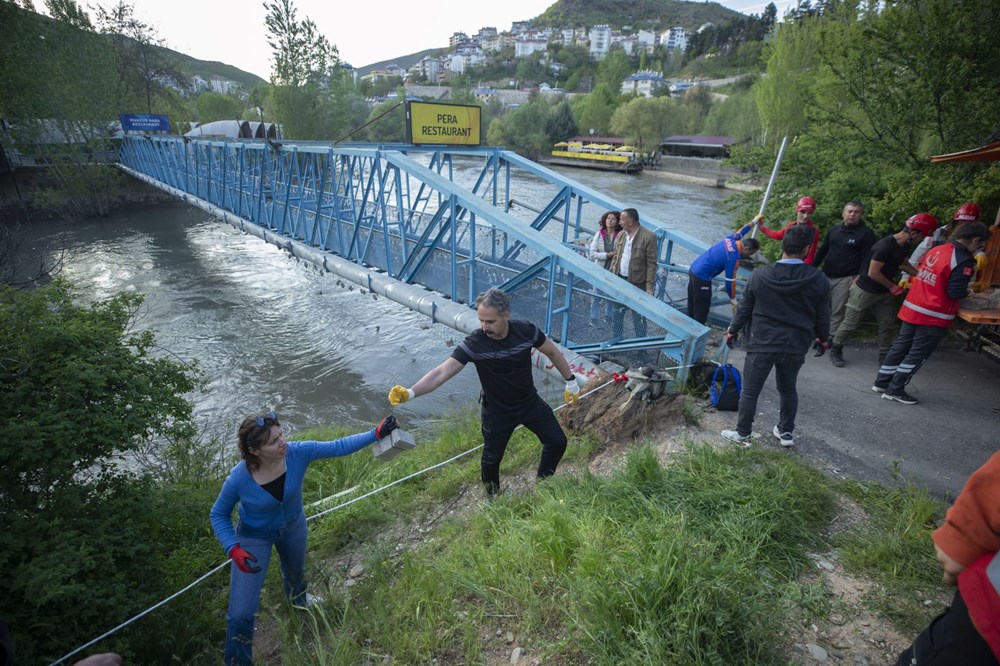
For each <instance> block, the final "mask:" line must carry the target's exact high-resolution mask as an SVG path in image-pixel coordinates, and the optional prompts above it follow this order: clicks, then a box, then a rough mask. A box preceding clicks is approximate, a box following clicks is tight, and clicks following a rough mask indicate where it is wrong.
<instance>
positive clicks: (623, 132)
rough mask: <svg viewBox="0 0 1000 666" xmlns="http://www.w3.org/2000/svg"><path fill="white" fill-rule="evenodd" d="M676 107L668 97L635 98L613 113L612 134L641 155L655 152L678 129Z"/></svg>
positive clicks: (679, 118)
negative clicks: (634, 147) (624, 140)
mask: <svg viewBox="0 0 1000 666" xmlns="http://www.w3.org/2000/svg"><path fill="white" fill-rule="evenodd" d="M680 124H681V116H680V113H679V109H678V104H677V103H676V102H674V100H672V99H670V98H669V97H636V98H635V99H632V100H629V101H628V102H626V103H625V104H622V105H621V106H619V107H618V108H617V109H616V110H615V115H614V116H613V117H612V119H611V131H612V132H613V133H614V134H616V135H618V136H624V137H625V138H626V139H627V140H628V142H629V143H631V144H633V145H635V146H637V147H638V148H639V149H640V150H641V151H644V152H651V151H653V150H656V149H657V148H658V147H659V145H660V141H661V140H662V139H663V138H664V137H666V136H669V135H671V134H674V133H675V132H676V130H677V129H679V128H680Z"/></svg>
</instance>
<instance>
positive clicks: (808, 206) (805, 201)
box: [795, 197, 816, 213]
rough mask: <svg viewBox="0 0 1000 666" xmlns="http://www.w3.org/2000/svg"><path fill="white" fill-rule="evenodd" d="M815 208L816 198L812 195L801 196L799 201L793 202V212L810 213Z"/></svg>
mask: <svg viewBox="0 0 1000 666" xmlns="http://www.w3.org/2000/svg"><path fill="white" fill-rule="evenodd" d="M814 210H816V200H815V199H813V198H812V197H802V198H801V199H799V202H798V203H797V204H795V212H796V213H801V212H803V211H805V212H806V213H811V212H813V211H814Z"/></svg>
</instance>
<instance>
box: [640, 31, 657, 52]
mask: <svg viewBox="0 0 1000 666" xmlns="http://www.w3.org/2000/svg"><path fill="white" fill-rule="evenodd" d="M635 41H636V42H638V43H639V44H641V45H642V47H643V48H644V49H645V50H646V53H652V52H653V48H654V47H655V46H656V33H655V32H653V31H652V30H640V31H639V34H637V35H636V36H635Z"/></svg>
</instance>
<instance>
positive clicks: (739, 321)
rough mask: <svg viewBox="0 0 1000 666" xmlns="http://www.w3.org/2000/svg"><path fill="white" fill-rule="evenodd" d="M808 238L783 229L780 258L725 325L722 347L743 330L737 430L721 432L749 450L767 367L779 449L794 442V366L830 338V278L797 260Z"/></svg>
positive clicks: (799, 230) (762, 272)
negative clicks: (773, 387) (773, 390)
mask: <svg viewBox="0 0 1000 666" xmlns="http://www.w3.org/2000/svg"><path fill="white" fill-rule="evenodd" d="M812 239H813V232H812V230H811V229H809V228H808V227H804V226H801V227H794V226H793V227H789V228H788V229H787V230H786V231H785V237H784V238H783V239H782V241H781V250H782V256H781V259H780V260H779V261H778V262H777V263H774V264H772V265H770V266H765V267H764V268H759V269H757V270H755V271H754V272H753V275H751V276H750V281H749V282H748V283H747V287H746V289H745V290H744V291H743V298H742V299H741V300H740V304H739V306H738V307H737V308H736V312H735V313H734V314H733V318H732V321H730V323H729V330H728V331H727V332H726V344H727V345H730V346H732V344H733V343H734V342H735V340H736V339H737V335H738V334H739V332H740V331H741V330H742V329H743V328H744V327H746V333H745V335H744V345H743V346H744V348H745V349H746V360H745V361H744V363H743V391H742V393H741V394H740V405H739V411H738V413H737V421H736V430H723V431H722V436H723V437H725V438H726V439H728V440H730V441H733V442H736V443H738V444H742V445H743V446H750V435H751V432H752V429H753V419H754V414H756V412H757V398H758V397H759V396H760V391H761V389H762V388H763V387H764V382H765V381H767V377H768V375H769V374H771V368H774V380H775V384H776V385H777V388H778V396H779V398H780V404H781V407H780V414H779V417H778V424H777V425H776V426H774V431H773V433H774V436H775V437H777V438H778V440H779V441H780V442H781V445H782V446H792V445H793V444H794V443H795V439H794V437H793V436H792V432H793V431H794V430H795V414H796V412H797V411H798V405H799V396H798V393H797V391H796V389H795V383H796V380H797V379H798V375H799V368H801V367H802V364H803V363H804V362H805V356H806V352H807V351H808V350H809V345H810V343H811V344H812V345H813V347H814V348H816V349H817V351H819V353H820V354H822V353H823V352H824V351H825V350H826V346H827V342H826V341H827V340H828V339H829V336H830V280H828V279H827V277H826V276H825V275H823V273H821V272H820V271H818V270H816V269H815V268H813V267H812V266H809V265H808V264H805V263H803V261H802V259H803V257H805V255H806V252H808V251H809V247H810V243H812Z"/></svg>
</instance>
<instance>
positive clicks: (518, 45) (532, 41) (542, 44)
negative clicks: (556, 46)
mask: <svg viewBox="0 0 1000 666" xmlns="http://www.w3.org/2000/svg"><path fill="white" fill-rule="evenodd" d="M547 46H548V41H546V39H545V38H544V37H542V36H540V35H533V34H530V35H520V36H518V38H517V41H516V42H514V57H515V58H524V57H525V56H529V55H531V54H532V53H536V52H538V51H541V52H542V53H544V52H545V48H546V47H547Z"/></svg>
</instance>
